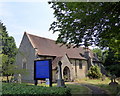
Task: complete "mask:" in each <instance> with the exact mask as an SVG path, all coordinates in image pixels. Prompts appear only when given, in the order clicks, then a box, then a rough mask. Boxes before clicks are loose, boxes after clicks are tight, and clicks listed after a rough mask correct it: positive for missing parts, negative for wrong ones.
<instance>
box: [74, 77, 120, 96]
mask: <svg viewBox="0 0 120 96" xmlns="http://www.w3.org/2000/svg"><path fill="white" fill-rule="evenodd" d="M110 81H111V80H110V79H109V78H106V79H105V80H104V81H102V80H101V79H88V78H85V79H79V80H76V82H77V83H83V84H92V85H95V86H98V87H100V88H102V89H104V90H106V91H107V92H108V93H109V94H112V95H116V94H118V92H120V81H117V80H116V81H117V82H118V84H119V85H117V86H110V85H109V83H110Z"/></svg>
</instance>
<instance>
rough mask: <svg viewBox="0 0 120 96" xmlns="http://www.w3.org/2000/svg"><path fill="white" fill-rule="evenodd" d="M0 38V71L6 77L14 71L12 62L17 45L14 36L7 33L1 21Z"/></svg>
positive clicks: (13, 61)
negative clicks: (0, 68) (0, 60)
mask: <svg viewBox="0 0 120 96" xmlns="http://www.w3.org/2000/svg"><path fill="white" fill-rule="evenodd" d="M0 39H1V43H0V48H1V51H0V52H1V54H0V58H1V59H2V62H1V67H2V70H1V71H2V73H3V75H4V76H7V79H8V76H9V75H12V74H13V73H14V72H13V71H14V69H15V66H14V65H13V64H14V63H15V56H16V53H17V47H16V44H15V40H14V38H13V37H12V36H9V35H8V32H7V30H6V26H4V25H3V23H2V22H0Z"/></svg>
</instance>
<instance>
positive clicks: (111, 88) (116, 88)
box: [93, 84, 120, 96]
mask: <svg viewBox="0 0 120 96" xmlns="http://www.w3.org/2000/svg"><path fill="white" fill-rule="evenodd" d="M93 85H95V86H98V87H100V88H102V89H104V90H106V91H107V92H108V94H110V95H113V96H116V95H117V94H118V93H119V92H120V85H109V84H93Z"/></svg>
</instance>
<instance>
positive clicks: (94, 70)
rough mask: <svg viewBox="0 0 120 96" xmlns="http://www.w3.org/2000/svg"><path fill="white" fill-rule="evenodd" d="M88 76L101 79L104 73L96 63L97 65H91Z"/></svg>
mask: <svg viewBox="0 0 120 96" xmlns="http://www.w3.org/2000/svg"><path fill="white" fill-rule="evenodd" d="M87 76H88V77H89V78H91V79H99V78H100V77H101V76H102V73H101V71H100V67H99V66H97V65H95V66H91V67H90V69H89V71H88V74H87Z"/></svg>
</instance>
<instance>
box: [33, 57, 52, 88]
mask: <svg viewBox="0 0 120 96" xmlns="http://www.w3.org/2000/svg"><path fill="white" fill-rule="evenodd" d="M45 79H49V86H50V87H51V86H52V63H51V60H50V59H47V60H35V61H34V80H35V85H37V83H38V81H37V80H45Z"/></svg>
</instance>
